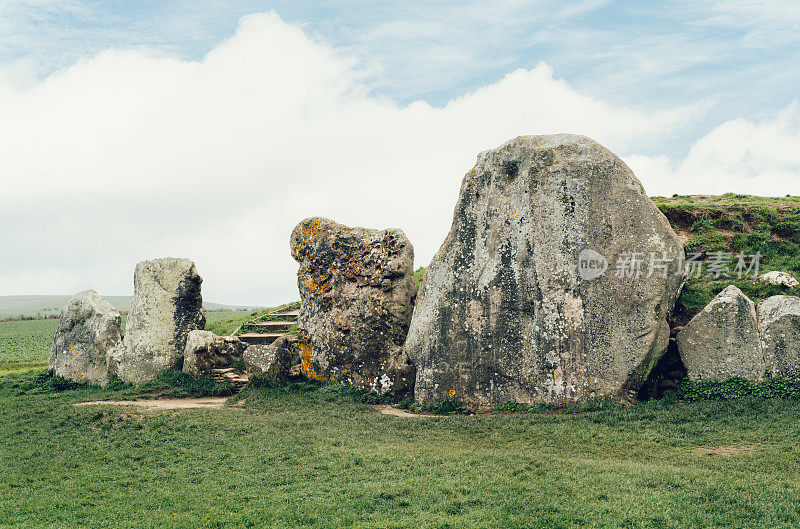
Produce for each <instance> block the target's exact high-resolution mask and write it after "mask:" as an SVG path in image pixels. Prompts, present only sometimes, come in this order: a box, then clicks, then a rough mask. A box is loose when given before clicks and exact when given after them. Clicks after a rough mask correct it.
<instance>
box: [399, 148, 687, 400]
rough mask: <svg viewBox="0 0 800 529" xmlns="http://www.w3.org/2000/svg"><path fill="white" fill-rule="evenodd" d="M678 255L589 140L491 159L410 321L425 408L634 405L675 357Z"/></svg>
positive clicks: (640, 198)
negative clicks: (443, 403)
mask: <svg viewBox="0 0 800 529" xmlns="http://www.w3.org/2000/svg"><path fill="white" fill-rule="evenodd" d="M682 255H683V247H682V245H681V243H680V242H679V240H678V238H677V236H676V235H675V233H674V232H673V230H672V228H671V227H670V226H669V224H668V222H667V220H666V218H665V217H664V215H663V214H662V213H661V212H660V211H658V209H657V208H656V206H655V205H654V204H653V203H652V202H651V201H650V199H649V198H648V197H647V195H646V194H645V192H644V189H643V188H642V186H641V184H640V183H639V181H638V180H637V179H636V177H635V176H634V175H633V173H632V172H631V170H630V169H629V168H628V167H627V166H626V165H625V164H624V163H623V162H622V161H621V160H620V159H619V158H617V157H616V156H615V155H614V154H612V153H611V152H610V151H608V150H607V149H605V148H604V147H602V146H601V145H599V144H597V143H596V142H594V141H592V140H591V139H589V138H586V137H583V136H572V135H555V136H524V137H519V138H516V139H514V140H511V141H509V142H507V143H505V144H504V145H502V146H500V147H499V148H497V149H494V150H491V151H486V152H483V153H481V154H480V155H479V156H478V162H477V164H476V165H475V167H474V168H473V169H472V170H471V171H470V172H469V173H467V175H466V176H465V177H464V180H463V183H462V185H461V194H460V197H459V200H458V203H457V206H456V210H455V214H454V216H453V224H452V227H451V229H450V233H449V234H448V235H447V238H446V239H445V241H444V243H443V244H442V247H441V249H440V250H439V252H438V253H437V255H436V256H435V257H434V259H433V262H432V263H431V265H430V267H429V268H428V269H427V272H426V274H425V278H424V279H423V281H422V285H421V287H420V290H419V294H418V299H417V304H416V307H415V309H414V316H413V320H412V323H411V328H410V330H409V333H408V340H407V343H406V350H407V352H408V354H409V355H410V356H411V357H412V359H413V360H414V362H415V364H416V366H417V379H416V389H415V395H416V398H417V400H420V401H422V402H432V401H438V400H444V399H448V398H449V399H454V400H458V401H460V402H463V403H465V404H467V405H468V406H471V407H481V406H492V405H495V404H499V403H503V402H506V401H517V402H522V403H532V402H540V401H545V402H568V401H582V400H586V399H591V398H601V397H606V398H616V399H623V400H627V399H632V398H635V395H636V393H637V391H638V389H639V387H640V386H641V385H642V384H643V383H644V381H645V379H646V378H647V375H648V373H649V371H650V370H651V369H652V367H653V365H655V363H656V362H657V361H658V359H659V358H660V356H661V355H662V354H663V352H664V350H665V349H666V347H667V342H668V340H669V326H668V324H667V316H668V313H669V311H670V310H671V308H672V307H673V306H674V302H675V299H676V297H677V295H678V292H679V288H680V285H681V282H682V271H681V270H679V268H680V267H679V266H678V265H677V264H676V261H677V259H678V258H679V256H682ZM651 256H652V257H654V258H655V259H654V261H653V262H652V266H651V262H650V258H651Z"/></svg>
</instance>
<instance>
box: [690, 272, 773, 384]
mask: <svg viewBox="0 0 800 529" xmlns="http://www.w3.org/2000/svg"><path fill="white" fill-rule="evenodd" d="M677 341H678V351H679V353H680V355H681V360H683V364H684V365H685V366H686V374H687V376H688V377H689V380H692V381H701V380H726V379H728V378H731V377H743V378H746V379H748V380H753V381H757V380H761V379H762V378H763V376H764V369H765V365H764V357H763V355H762V352H761V343H760V340H759V336H758V323H757V320H756V308H755V305H754V304H753V302H752V301H750V298H748V297H747V296H745V295H744V293H742V291H741V290H739V289H738V288H737V287H736V286H734V285H731V286H729V287H727V288H726V289H725V290H723V291H722V292H720V293H719V294H718V295H717V297H715V298H714V299H712V300H711V302H710V303H709V304H708V305H706V306H705V308H704V309H703V310H702V311H700V312H699V313H698V314H697V315H696V316H695V317H694V318H692V320H691V321H690V322H689V323H687V324H686V327H684V329H683V330H682V331H681V332H679V333H678V336H677Z"/></svg>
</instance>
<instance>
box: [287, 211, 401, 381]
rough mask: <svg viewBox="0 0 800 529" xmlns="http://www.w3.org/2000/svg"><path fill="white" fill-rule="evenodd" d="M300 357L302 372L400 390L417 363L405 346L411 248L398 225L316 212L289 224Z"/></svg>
mask: <svg viewBox="0 0 800 529" xmlns="http://www.w3.org/2000/svg"><path fill="white" fill-rule="evenodd" d="M291 249H292V257H294V258H295V260H296V261H297V262H298V263H299V264H300V268H299V270H298V272H297V282H298V286H299V289H300V298H301V307H300V317H299V320H298V322H299V323H298V333H297V336H298V339H299V344H300V357H301V363H302V366H303V373H304V374H305V376H307V377H309V378H312V379H315V380H323V379H324V380H337V381H341V382H344V383H346V384H350V385H352V386H355V387H357V388H360V389H365V390H370V391H377V392H380V393H388V392H391V393H394V394H398V395H399V394H403V393H404V392H408V391H410V390H411V388H412V387H413V384H414V368H413V366H412V365H411V364H410V362H409V360H408V357H407V356H406V355H405V353H404V351H403V342H404V341H405V337H406V333H407V331H408V324H409V321H410V320H411V312H412V310H413V298H414V276H413V267H414V249H413V247H412V246H411V243H410V242H409V240H408V239H407V238H406V236H405V235H404V234H403V232H402V231H400V230H371V229H366V228H350V227H347V226H343V225H341V224H338V223H336V222H333V221H332V220H328V219H323V218H320V217H315V218H309V219H306V220H304V221H302V222H301V223H300V224H298V225H297V227H296V228H295V229H294V231H293V232H292V237H291Z"/></svg>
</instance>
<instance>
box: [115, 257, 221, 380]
mask: <svg viewBox="0 0 800 529" xmlns="http://www.w3.org/2000/svg"><path fill="white" fill-rule="evenodd" d="M202 282H203V279H202V278H201V277H200V275H199V274H198V273H197V269H196V268H195V265H194V263H193V262H192V261H191V260H189V259H177V258H174V257H167V258H164V259H154V260H152V261H142V262H141V263H139V264H137V265H136V272H135V273H134V276H133V288H134V292H133V301H132V303H131V310H130V312H129V314H128V320H127V324H126V330H125V351H124V354H123V355H122V358H121V359H120V360H119V368H118V371H119V373H118V374H119V377H120V378H121V379H122V380H123V381H125V382H130V383H134V384H141V383H143V382H147V381H149V380H152V379H154V378H155V377H157V376H158V375H159V374H160V373H162V372H163V371H166V370H167V369H181V367H182V361H183V353H184V350H185V348H186V337H187V335H188V334H189V331H193V330H201V329H204V328H205V323H206V317H205V310H204V309H203V296H202V295H201V293H200V286H201V284H202Z"/></svg>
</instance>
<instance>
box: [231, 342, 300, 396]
mask: <svg viewBox="0 0 800 529" xmlns="http://www.w3.org/2000/svg"><path fill="white" fill-rule="evenodd" d="M243 359H244V365H245V367H246V369H247V373H248V375H250V376H251V377H261V378H264V379H266V380H267V381H269V383H270V384H272V385H274V386H280V385H283V384H285V383H286V380H287V378H288V377H289V370H290V369H291V366H292V360H293V357H292V343H291V338H290V337H288V336H281V337H280V338H278V339H277V340H275V342H273V343H272V344H271V345H251V346H249V347H248V348H247V350H245V352H244V356H243Z"/></svg>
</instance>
